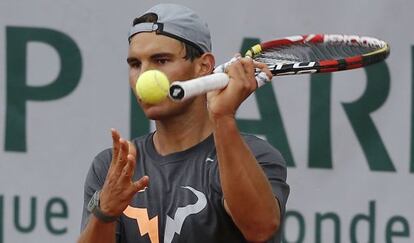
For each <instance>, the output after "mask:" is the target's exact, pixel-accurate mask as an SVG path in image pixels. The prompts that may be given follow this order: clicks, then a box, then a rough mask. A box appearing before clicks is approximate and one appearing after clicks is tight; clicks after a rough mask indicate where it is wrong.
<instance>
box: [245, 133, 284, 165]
mask: <svg viewBox="0 0 414 243" xmlns="http://www.w3.org/2000/svg"><path fill="white" fill-rule="evenodd" d="M241 135H242V136H243V138H244V140H245V142H246V144H247V145H248V146H249V148H250V149H251V150H252V152H253V154H254V155H255V156H256V157H262V156H265V155H270V156H271V157H273V158H274V160H275V161H279V162H282V163H285V160H284V158H283V156H282V154H281V153H280V151H279V150H278V149H277V148H275V147H274V146H273V145H272V144H270V143H269V142H268V141H266V140H265V139H264V138H260V137H258V136H256V135H253V134H249V133H241ZM265 157H268V156H265Z"/></svg>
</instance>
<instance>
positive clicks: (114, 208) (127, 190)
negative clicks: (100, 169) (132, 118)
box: [100, 129, 149, 216]
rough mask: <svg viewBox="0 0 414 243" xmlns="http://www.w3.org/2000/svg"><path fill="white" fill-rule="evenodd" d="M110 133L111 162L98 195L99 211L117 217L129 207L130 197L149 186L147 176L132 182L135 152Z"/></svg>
mask: <svg viewBox="0 0 414 243" xmlns="http://www.w3.org/2000/svg"><path fill="white" fill-rule="evenodd" d="M111 132H112V141H113V146H112V161H111V165H110V167H109V170H108V174H107V176H106V179H105V183H104V185H103V187H102V190H101V193H100V208H101V211H102V212H103V213H104V214H106V215H108V216H119V215H121V214H122V212H123V211H124V210H125V209H126V207H127V206H128V205H129V203H130V201H131V199H132V197H133V196H134V195H135V193H137V192H138V191H140V190H142V189H144V188H145V187H147V186H148V184H149V178H148V176H143V177H142V178H140V179H139V180H138V181H132V177H133V175H134V171H135V164H136V157H137V151H136V148H135V146H134V144H132V143H131V142H129V141H127V140H125V139H123V138H121V136H120V134H119V132H118V131H116V130H115V129H111Z"/></svg>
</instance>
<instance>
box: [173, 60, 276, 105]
mask: <svg viewBox="0 0 414 243" xmlns="http://www.w3.org/2000/svg"><path fill="white" fill-rule="evenodd" d="M239 58H240V57H233V58H232V59H231V60H230V61H228V62H226V63H224V64H221V65H219V66H217V67H216V68H215V69H214V74H211V75H207V76H203V77H199V78H196V79H192V80H188V81H175V82H173V83H172V84H171V85H170V98H171V99H172V100H175V101H180V100H186V99H188V98H191V97H193V96H197V95H200V94H204V93H207V92H209V91H212V90H217V89H223V88H225V87H226V86H227V84H228V83H229V76H228V75H227V74H226V71H227V68H228V66H230V65H231V64H232V63H233V62H235V61H236V60H238V59H239ZM256 71H260V70H256ZM256 81H257V87H262V86H263V85H265V84H266V83H268V82H270V81H271V79H269V77H268V76H267V75H266V73H265V72H258V74H257V75H256Z"/></svg>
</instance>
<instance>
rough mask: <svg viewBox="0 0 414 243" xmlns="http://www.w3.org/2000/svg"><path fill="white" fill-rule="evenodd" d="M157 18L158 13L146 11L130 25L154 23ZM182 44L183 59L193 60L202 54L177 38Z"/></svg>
mask: <svg viewBox="0 0 414 243" xmlns="http://www.w3.org/2000/svg"><path fill="white" fill-rule="evenodd" d="M157 20H158V15H156V14H155V13H147V14H144V15H142V16H141V17H138V18H135V19H134V21H133V22H132V26H134V25H137V24H140V23H156V22H157ZM178 41H180V42H181V43H183V44H184V47H185V56H184V57H183V58H184V59H185V60H189V59H190V60H191V61H194V60H195V59H196V58H199V57H201V55H203V53H202V51H201V50H200V49H198V48H196V47H194V46H192V45H190V44H189V43H186V42H184V41H181V40H178Z"/></svg>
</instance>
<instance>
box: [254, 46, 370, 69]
mask: <svg viewBox="0 0 414 243" xmlns="http://www.w3.org/2000/svg"><path fill="white" fill-rule="evenodd" d="M374 50H376V48H375V47H367V46H360V45H335V44H324V43H316V44H315V43H304V44H300V45H286V46H279V47H273V48H268V49H266V50H264V51H263V52H262V53H260V54H258V55H257V56H255V60H257V61H259V62H263V63H266V64H268V65H272V64H276V63H277V64H280V63H283V64H290V63H295V62H311V61H312V62H313V61H317V62H318V61H322V60H332V59H336V60H338V59H343V58H347V57H352V56H358V55H362V54H366V53H369V52H372V51H374Z"/></svg>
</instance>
